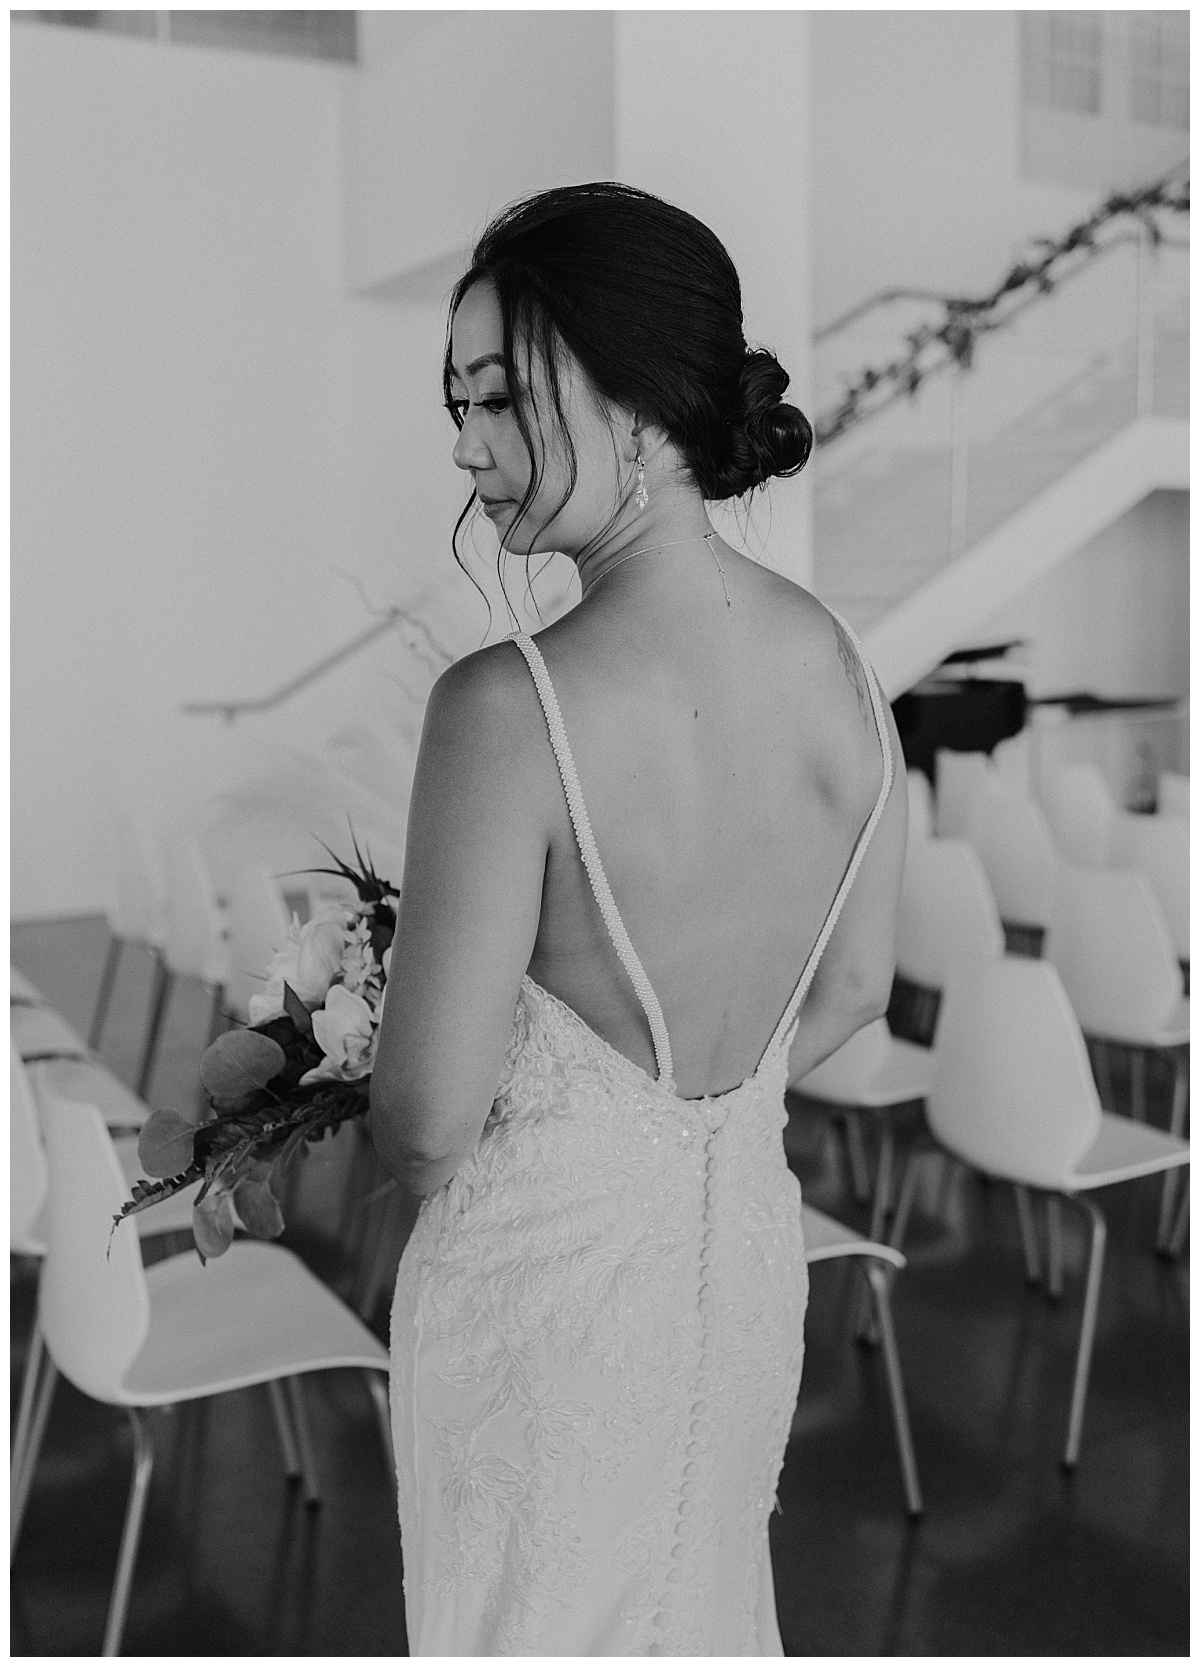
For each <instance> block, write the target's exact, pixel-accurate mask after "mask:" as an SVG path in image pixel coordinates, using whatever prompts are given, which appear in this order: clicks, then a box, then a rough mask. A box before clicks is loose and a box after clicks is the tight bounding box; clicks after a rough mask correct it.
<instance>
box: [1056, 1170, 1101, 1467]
mask: <svg viewBox="0 0 1200 1667" xmlns="http://www.w3.org/2000/svg"><path fill="white" fill-rule="evenodd" d="M1072 1202H1073V1203H1075V1204H1078V1206H1079V1208H1080V1209H1081V1210H1083V1211H1084V1213H1085V1214H1086V1215H1087V1216H1088V1217H1089V1218H1090V1220H1091V1223H1092V1245H1091V1251H1090V1253H1089V1256H1088V1271H1087V1286H1086V1288H1085V1290H1084V1297H1083V1318H1082V1320H1081V1322H1080V1326H1079V1352H1078V1354H1077V1355H1076V1358H1075V1382H1074V1384H1073V1386H1072V1389H1071V1417H1070V1422H1069V1423H1068V1426H1067V1445H1066V1450H1065V1452H1064V1453H1063V1459H1062V1462H1063V1468H1064V1469H1065V1470H1074V1468H1075V1466H1076V1464H1077V1463H1078V1462H1079V1443H1080V1440H1081V1438H1082V1435H1083V1414H1084V1408H1085V1406H1086V1405H1087V1392H1088V1376H1089V1374H1090V1372H1091V1367H1092V1345H1093V1344H1094V1343H1095V1341H1096V1315H1097V1313H1098V1311H1099V1308H1100V1281H1101V1279H1102V1278H1103V1276H1104V1246H1105V1241H1106V1239H1107V1237H1108V1226H1107V1223H1106V1222H1105V1220H1104V1217H1103V1216H1102V1215H1101V1213H1100V1211H1099V1210H1098V1209H1097V1208H1096V1206H1095V1204H1093V1203H1092V1201H1091V1199H1090V1198H1087V1197H1084V1196H1080V1195H1078V1194H1077V1195H1076V1196H1075V1197H1074V1198H1073V1199H1072Z"/></svg>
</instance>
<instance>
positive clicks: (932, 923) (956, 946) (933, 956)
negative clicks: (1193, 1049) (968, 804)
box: [896, 839, 1004, 990]
mask: <svg viewBox="0 0 1200 1667" xmlns="http://www.w3.org/2000/svg"><path fill="white" fill-rule="evenodd" d="M1003 953H1004V928H1003V927H1002V926H1001V924H1000V916H999V913H998V912H997V909H996V901H995V898H994V897H993V896H992V892H991V888H990V886H989V885H988V882H987V876H986V875H985V874H984V871H983V865H982V864H981V863H980V861H979V857H978V855H977V853H976V852H975V850H974V848H973V847H972V846H971V845H970V844H968V842H967V841H966V840H965V839H926V840H918V841H910V843H909V845H908V848H907V850H906V852H905V856H904V878H903V880H902V882H901V886H900V904H899V908H898V911H897V915H896V970H897V972H899V973H900V974H901V975H902V976H903V977H905V978H910V979H912V980H914V981H915V982H916V983H918V984H925V985H928V986H929V987H930V988H932V989H938V990H940V989H942V988H943V987H944V986H945V984H946V982H947V978H948V975H949V974H950V973H951V971H952V969H953V966H954V964H955V962H956V961H958V960H961V959H974V958H976V957H983V958H984V959H989V958H991V957H993V956H997V955H1003Z"/></svg>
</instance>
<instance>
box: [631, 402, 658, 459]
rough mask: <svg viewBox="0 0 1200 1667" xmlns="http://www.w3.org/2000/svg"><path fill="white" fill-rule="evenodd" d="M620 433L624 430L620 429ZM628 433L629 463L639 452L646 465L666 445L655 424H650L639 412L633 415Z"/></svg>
mask: <svg viewBox="0 0 1200 1667" xmlns="http://www.w3.org/2000/svg"><path fill="white" fill-rule="evenodd" d="M622 432H624V429H622ZM629 433H630V446H631V450H630V451H629V453H628V457H629V461H630V462H632V461H633V459H634V458H635V457H636V456H637V454H638V452H639V451H640V452H641V454H642V456H643V457H644V458H645V460H646V462H647V463H648V462H649V461H650V459H651V458H652V457H654V456H656V454H657V453H658V452H660V451H661V450H662V449H663V447H664V446H665V445H666V443H667V436H666V434H665V433H664V432H663V430H662V429H661V428H659V427H658V425H657V424H656V423H652V422H651V421H650V420H649V418H647V417H644V416H642V414H641V412H639V411H635V412H634V413H633V416H632V418H631V420H630V429H629Z"/></svg>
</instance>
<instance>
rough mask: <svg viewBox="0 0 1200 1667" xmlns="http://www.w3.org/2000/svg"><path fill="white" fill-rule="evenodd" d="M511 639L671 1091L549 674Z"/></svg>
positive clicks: (661, 1040)
mask: <svg viewBox="0 0 1200 1667" xmlns="http://www.w3.org/2000/svg"><path fill="white" fill-rule="evenodd" d="M512 641H513V642H515V643H516V645H517V647H518V648H519V649H520V650H521V653H522V654H523V655H524V656H525V660H526V662H527V664H528V666H529V669H530V671H531V672H532V673H533V681H534V684H535V686H536V688H537V692H538V698H539V699H540V701H541V703H542V711H543V712H544V713H545V715H546V728H547V729H548V730H549V731H550V745H551V746H552V747H553V748H554V756H555V758H556V759H557V761H558V773H559V775H560V776H561V777H562V784H563V792H564V793H565V794H566V796H567V809H568V811H569V812H570V815H571V825H572V827H573V828H574V829H575V838H576V841H577V843H578V845H579V855H580V856H581V857H582V858H583V866H584V868H585V869H586V870H587V877H588V879H589V880H590V881H591V885H592V893H593V895H594V896H595V899H596V902H597V903H598V904H599V907H600V913H601V914H602V915H603V917H604V924H605V926H606V927H607V928H608V935H609V937H610V938H611V939H612V941H613V947H614V948H615V949H616V952H617V954H618V955H619V956H620V958H621V965H622V966H623V967H624V968H625V971H626V972H627V973H628V974H629V977H630V981H631V983H632V984H633V987H634V990H635V991H636V992H637V998H638V1000H639V1001H640V1002H641V1004H642V1007H643V1009H644V1011H645V1014H646V1018H647V1019H648V1020H649V1023H650V1035H651V1037H652V1039H653V1042H654V1057H655V1060H656V1061H657V1064H658V1080H659V1082H660V1083H661V1084H662V1085H663V1087H665V1088H667V1089H670V1090H671V1091H672V1092H674V1087H675V1079H674V1070H673V1064H672V1060H671V1044H670V1041H669V1040H668V1037H667V1024H666V1020H665V1019H664V1018H663V1011H662V1008H661V1007H660V1006H659V1001H658V997H657V996H656V995H655V993H654V990H653V989H652V987H651V984H650V980H649V979H648V978H647V977H646V969H645V968H644V967H643V966H642V963H641V962H640V961H639V960H638V956H637V951H636V950H635V949H634V947H633V944H632V943H631V942H630V939H629V933H628V932H627V931H626V930H625V922H624V921H623V920H622V919H621V916H620V913H619V911H618V909H617V904H616V899H615V898H614V897H613V894H612V889H611V887H610V886H609V883H608V878H607V876H606V875H605V872H604V868H603V866H602V864H601V862H600V852H599V851H598V850H597V848H596V840H595V837H594V835H593V833H592V824H591V823H590V822H589V821H588V813H587V808H586V806H585V805H584V802H583V789H582V787H581V786H580V785H579V775H578V772H577V771H576V769H575V760H574V758H573V757H572V756H571V745H570V742H569V741H568V740H567V730H566V725H565V724H564V723H563V718H562V712H561V710H560V709H559V704H558V696H557V695H556V694H555V693H554V685H553V683H551V681H550V673H549V672H548V671H547V670H546V662H545V660H543V659H542V651H541V649H540V648H539V647H538V645H537V644H536V643H535V642H534V640H533V638H532V637H530V636H527V635H525V633H524V632H522V633H520V634H519V635H518V636H515V637H513V639H512Z"/></svg>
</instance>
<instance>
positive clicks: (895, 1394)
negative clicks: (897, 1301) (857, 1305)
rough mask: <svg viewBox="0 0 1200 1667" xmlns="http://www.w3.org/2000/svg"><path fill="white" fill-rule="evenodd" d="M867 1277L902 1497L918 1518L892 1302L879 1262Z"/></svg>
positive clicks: (918, 1495) (917, 1487)
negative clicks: (872, 1303)
mask: <svg viewBox="0 0 1200 1667" xmlns="http://www.w3.org/2000/svg"><path fill="white" fill-rule="evenodd" d="M866 1271H867V1279H868V1280H869V1281H870V1286H871V1293H872V1295H873V1296H874V1298H875V1313H876V1316H877V1318H878V1322H879V1335H880V1340H881V1342H882V1345H883V1363H884V1368H885V1370H886V1373H887V1386H888V1398H889V1399H890V1401H891V1403H892V1422H893V1423H894V1424H895V1426H896V1447H897V1449H898V1450H899V1454H900V1470H901V1473H902V1475H903V1477H904V1498H905V1502H906V1504H907V1506H908V1514H909V1516H911V1517H919V1516H920V1515H921V1513H922V1512H923V1511H924V1509H925V1505H924V1501H923V1500H922V1498H921V1483H920V1479H919V1477H918V1475H917V1459H916V1454H915V1453H914V1452H913V1443H912V1430H911V1428H910V1427H909V1422H908V1402H907V1400H906V1398H905V1394H904V1378H903V1376H902V1375H901V1371H900V1352H899V1350H898V1349H897V1347H896V1331H895V1327H894V1326H893V1324H892V1303H891V1295H890V1293H889V1289H888V1286H889V1283H890V1281H889V1279H888V1275H887V1273H886V1272H885V1271H884V1269H883V1268H881V1267H880V1265H879V1263H878V1262H870V1263H868V1265H867V1270H866Z"/></svg>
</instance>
